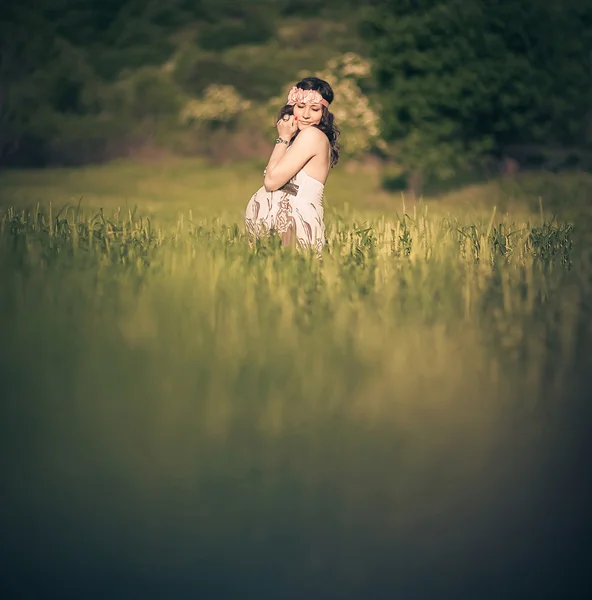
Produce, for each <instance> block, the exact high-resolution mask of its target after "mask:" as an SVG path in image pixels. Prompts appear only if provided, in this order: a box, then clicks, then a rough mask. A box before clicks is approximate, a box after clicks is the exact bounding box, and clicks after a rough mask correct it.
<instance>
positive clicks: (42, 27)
mask: <svg viewBox="0 0 592 600" xmlns="http://www.w3.org/2000/svg"><path fill="white" fill-rule="evenodd" d="M332 5H333V6H341V3H339V2H336V1H334V0H329V2H326V1H325V2H319V1H317V0H298V1H296V0H251V1H244V2H243V1H240V2H238V1H236V0H167V2H161V1H160V0H19V2H10V3H3V4H2V6H1V7H0V164H1V163H4V164H29V163H30V164H34V165H43V164H48V163H56V162H57V163H64V162H66V163H77V162H86V161H92V160H97V159H101V158H102V157H106V156H110V155H116V154H117V153H121V152H124V151H125V147H126V146H128V145H130V144H131V145H134V144H138V145H141V144H143V143H145V141H146V139H147V138H150V139H153V138H154V136H155V135H156V134H157V130H158V131H160V132H162V131H167V130H168V131H172V130H175V129H178V128H179V119H178V115H179V112H180V110H181V108H182V105H183V104H184V103H186V102H187V101H188V99H190V98H191V97H193V96H195V95H196V94H200V93H203V92H204V90H205V88H206V87H207V85H208V84H210V83H212V82H213V83H222V84H232V85H233V86H235V87H236V88H238V89H239V91H240V93H241V94H242V95H243V96H245V97H247V98H249V97H250V98H253V99H262V98H267V97H270V96H272V95H275V94H277V90H278V87H279V86H281V85H282V84H283V83H284V82H285V79H286V77H289V74H288V75H286V74H285V69H284V68H282V64H281V63H274V60H273V56H269V55H268V56H267V57H266V61H267V63H268V65H267V68H265V64H264V63H263V61H262V60H261V58H259V59H258V60H254V61H248V60H245V59H244V58H242V59H241V57H239V56H235V57H233V60H223V59H221V58H220V56H219V55H220V53H222V52H224V51H227V52H230V51H232V50H233V49H234V48H239V47H242V46H244V45H259V46H264V45H265V44H266V43H268V42H269V41H270V40H271V39H272V38H273V37H274V36H275V35H276V33H277V26H278V23H280V22H281V21H282V19H284V18H288V17H290V16H294V15H296V14H299V15H304V16H312V15H315V14H319V13H320V12H323V11H326V10H327V9H328V8H329V9H330V8H331V6H332ZM326 45H327V46H329V45H328V44H326ZM319 66H320V65H319ZM164 137H166V135H165V136H164ZM160 141H161V142H162V143H164V144H167V143H169V142H170V140H166V139H164V138H163V139H162V140H160Z"/></svg>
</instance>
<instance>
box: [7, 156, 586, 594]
mask: <svg viewBox="0 0 592 600" xmlns="http://www.w3.org/2000/svg"><path fill="white" fill-rule="evenodd" d="M549 180H551V179H549ZM378 181H379V174H377V173H366V174H364V173H359V172H358V173H347V172H344V171H342V172H336V173H335V177H334V178H333V179H331V180H330V184H329V186H330V187H329V186H328V195H327V198H328V199H327V204H328V205H330V204H332V208H331V211H329V214H328V217H327V238H328V246H327V249H326V252H325V254H324V256H323V259H322V260H320V261H319V260H316V259H315V258H312V257H310V256H308V255H306V254H295V253H293V252H291V251H290V250H288V249H282V248H281V247H280V246H279V244H278V242H277V240H275V239H273V238H272V239H270V240H266V241H263V242H260V243H258V244H256V245H255V246H254V247H251V246H250V245H249V243H248V240H246V239H245V236H244V233H243V229H242V225H241V224H240V222H239V219H240V212H241V210H242V209H244V205H245V204H246V200H247V199H248V198H247V196H248V195H249V193H250V190H251V189H254V188H256V187H257V186H258V185H259V182H260V170H259V165H257V164H255V163H251V164H249V163H244V164H239V165H236V166H235V168H233V169H232V170H230V169H228V168H220V169H218V170H216V169H211V168H207V166H206V165H204V164H203V163H198V162H195V161H175V162H172V163H169V164H166V165H163V166H162V167H159V166H156V165H139V164H133V163H128V162H119V163H116V164H113V165H106V166H103V167H93V168H90V167H89V168H87V169H82V170H55V171H47V172H10V173H4V174H3V175H2V177H1V178H0V188H1V189H2V197H3V203H4V205H5V208H4V209H2V212H1V213H0V215H1V216H0V277H1V281H2V286H1V287H0V332H1V335H2V344H1V346H0V365H1V366H0V379H1V380H2V389H3V392H4V401H3V405H2V412H3V414H2V419H1V420H0V423H1V429H0V443H1V444H2V455H3V456H10V457H11V459H10V461H7V462H6V469H5V482H6V486H5V489H6V490H7V493H6V497H5V501H6V504H5V506H8V507H9V508H8V510H5V511H4V512H3V513H2V517H1V518H2V525H3V530H4V531H5V535H6V540H7V541H8V545H9V546H10V548H11V554H10V556H9V557H8V558H7V560H8V563H7V564H8V565H9V567H10V570H11V573H12V574H13V575H12V576H11V577H10V578H8V583H7V585H8V586H9V591H11V592H12V594H13V596H16V595H18V596H19V597H29V596H30V597H33V596H35V595H36V594H37V595H38V594H39V590H44V591H46V590H47V589H59V590H60V591H62V592H63V590H65V589H66V588H65V587H64V586H65V583H64V582H65V581H68V590H69V593H72V594H74V595H77V596H78V597H87V598H89V597H93V598H94V597H97V598H98V597H114V596H115V597H133V594H136V595H138V594H139V595H140V596H142V597H171V594H172V595H173V596H176V597H187V596H188V595H189V596H191V597H206V598H221V597H222V598H226V597H228V598H233V597H244V596H247V597H249V596H253V595H255V596H258V597H270V598H272V597H273V598H277V597H290V598H291V597H295V598H296V597H300V598H301V597H342V598H345V597H352V598H358V597H390V596H389V595H388V594H387V596H385V590H393V589H399V590H403V592H404V590H409V589H413V590H414V592H415V593H416V595H417V597H426V598H428V597H442V595H445V594H446V593H450V594H454V597H462V594H463V593H464V594H467V593H468V594H469V597H479V598H497V597H505V596H507V593H506V592H507V590H509V589H511V590H512V592H515V593H516V594H522V597H534V596H533V595H532V594H533V593H534V591H536V590H539V592H540V587H539V586H541V585H544V589H545V593H549V594H555V597H561V595H562V592H563V591H564V587H563V586H564V578H563V576H562V573H563V571H562V569H563V568H564V567H565V565H566V564H567V562H568V561H569V562H570V565H571V568H575V567H574V565H577V564H579V563H578V560H582V561H583V560H584V555H583V554H582V555H577V556H576V555H574V554H573V553H571V552H570V550H569V548H568V549H567V550H566V548H565V546H562V548H561V555H559V554H557V555H553V556H554V559H556V561H557V562H556V563H555V567H556V568H555V569H554V570H553V569H549V570H548V571H546V572H544V573H542V572H540V571H536V572H535V573H533V574H532V576H530V575H528V576H521V577H514V576H513V575H512V573H513V572H515V571H514V569H517V570H518V571H520V572H523V571H522V569H523V567H525V562H524V561H525V559H524V557H525V556H528V557H529V558H528V560H536V559H537V558H541V560H542V559H543V558H544V557H543V556H542V553H543V549H544V548H545V547H546V543H547V542H549V541H550V540H551V538H552V539H553V540H554V539H556V537H555V529H552V528H551V529H546V528H548V527H549V525H548V524H549V523H550V522H553V523H555V524H556V527H558V528H562V530H566V529H569V530H570V531H572V530H573V531H575V532H576V534H578V532H580V531H584V530H583V529H579V528H578V526H577V523H578V521H577V519H578V518H579V515H580V514H583V511H584V510H585V507H587V503H586V501H585V494H581V493H580V494H575V493H574V494H571V488H569V486H567V485H566V481H565V479H564V478H563V479H562V477H563V475H562V474H563V473H565V469H566V467H567V466H569V468H570V469H575V465H576V463H574V462H570V461H571V459H572V458H573V456H574V453H575V451H576V450H575V446H572V445H571V444H572V443H574V440H580V439H583V438H582V437H581V435H582V432H583V430H584V429H585V428H586V424H587V423H588V422H589V421H588V418H589V408H588V402H586V401H585V399H586V398H587V392H589V389H590V387H589V385H590V380H589V377H588V375H587V373H588V369H589V367H590V366H591V365H590V364H589V363H590V358H589V357H590V356H592V353H591V350H592V343H591V342H592V332H591V331H590V328H589V322H590V316H591V315H590V312H591V309H592V260H591V259H592V254H591V253H590V244H589V233H588V231H589V228H588V227H587V225H586V224H587V223H589V220H587V219H588V216H587V215H586V212H585V211H582V210H581V205H579V206H576V208H577V209H578V210H580V213H579V214H580V217H579V219H578V220H567V219H555V220H553V219H551V217H550V216H549V215H547V214H545V211H544V205H543V212H542V213H541V212H540V210H535V211H532V210H531V208H530V206H531V205H530V203H531V202H534V201H535V196H538V195H539V194H538V192H539V191H540V189H541V187H543V188H544V187H545V186H546V185H547V183H545V182H543V183H540V182H539V184H537V185H538V187H537V185H535V183H534V182H530V183H529V180H528V179H527V178H525V179H524V180H522V181H520V182H514V184H512V185H514V186H523V189H526V188H528V186H531V187H530V188H528V189H530V190H531V191H530V192H529V193H530V195H531V196H532V198H531V197H530V196H529V195H528V194H526V195H525V199H524V198H518V200H517V201H514V204H512V208H511V211H512V210H514V212H510V213H508V211H505V212H504V211H498V210H497V209H495V210H494V209H493V207H492V206H487V205H486V198H487V193H486V192H487V189H490V188H487V187H484V188H481V189H480V190H479V193H480V196H479V198H478V203H477V202H474V203H472V204H471V203H469V202H468V201H466V202H465V201H461V202H460V203H458V204H456V205H455V204H454V201H453V199H452V197H447V198H446V197H445V198H440V199H436V198H433V199H426V201H425V203H423V204H419V205H416V206H413V207H407V210H406V211H403V210H402V207H401V200H400V197H397V196H387V195H384V194H382V195H381V194H380V193H379V192H378V191H377V186H378ZM555 182H556V189H555V190H554V192H553V193H554V194H556V196H557V197H559V196H560V195H561V194H562V191H561V190H563V189H569V188H568V186H569V183H568V179H566V178H563V179H561V178H559V177H558V178H556V179H555ZM560 182H561V183H560ZM489 185H490V186H491V185H494V184H491V183H490V184H489ZM497 185H498V189H500V190H503V185H502V184H497ZM508 185H509V184H508ZM518 190H519V188H518V187H514V188H511V192H512V194H515V195H516V196H517V192H518ZM81 196H83V197H84V201H83V203H82V204H81V206H80V207H78V206H77V200H78V198H79V197H81ZM508 197H510V194H508ZM124 198H125V199H127V205H128V208H121V209H118V208H117V207H122V206H125V205H124V202H123V201H122V199H124ZM377 198H379V200H377ZM386 199H389V202H392V205H391V204H389V207H390V211H389V212H386V211H384V210H382V208H383V206H386V205H387V204H386ZM383 200H384V202H385V204H384V205H383V204H381V202H382V201H383ZM36 201H39V202H40V205H39V207H38V208H37V207H35V202H36ZM49 201H51V207H50V206H49ZM65 201H71V202H72V205H71V206H68V207H63V208H62V210H61V211H60V210H59V209H58V207H60V206H63V204H64V202H65ZM136 205H137V207H138V208H137V210H136V209H135V208H134V206H136ZM101 206H102V207H103V210H102V211H100V210H99V208H98V207H101ZM479 206H481V207H482V208H478V207H479ZM508 206H509V205H508ZM190 210H191V214H190V213H189V211H190ZM572 210H575V209H572ZM566 211H567V208H566ZM405 212H406V213H407V214H405ZM521 215H524V216H521ZM237 223H238V225H237ZM586 472H587V471H586ZM559 492H560V493H561V498H568V500H566V502H569V510H563V509H561V508H560V509H559V510H558V506H559V507H561V506H562V505H561V502H559V505H558V504H557V502H555V501H549V502H547V498H549V497H555V496H554V494H555V493H557V494H559ZM557 497H559V496H557ZM580 511H581V513H580ZM15 523H23V525H22V527H19V528H17V527H15ZM582 535H583V534H582ZM508 537H509V538H510V539H512V540H514V541H513V542H512V544H507V543H506V542H504V541H503V539H506V538H508ZM37 539H57V540H59V544H60V548H61V551H60V552H55V553H52V554H51V555H47V554H42V551H41V550H40V549H39V546H38V545H37V543H36V542H35V540H37ZM545 556H546V555H545ZM533 557H534V558H533ZM529 564H531V563H529ZM425 565H430V567H429V568H430V577H428V578H426V577H423V574H424V573H425V568H426V567H425ZM495 565H500V567H499V569H500V570H499V572H498V571H496V568H495ZM491 569H493V572H495V576H492V575H491V573H492V570H491ZM122 571H124V572H125V573H126V574H127V575H126V576H125V577H124V576H122V575H121V572H122ZM25 572H27V573H28V576H27V578H26V580H25V579H20V578H19V573H25ZM73 572H74V573H75V575H72V573H73ZM529 572H530V571H529ZM229 573H231V574H232V576H229ZM457 573H460V574H462V576H461V575H458V576H457V575H455V574H457ZM126 586H131V587H126ZM126 590H127V593H126ZM17 592H18V593H17ZM403 592H402V593H403ZM403 596H405V594H404V593H403ZM536 597H542V596H541V595H540V593H539V594H538V595H537V596H536Z"/></svg>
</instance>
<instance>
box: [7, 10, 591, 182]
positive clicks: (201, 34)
mask: <svg viewBox="0 0 592 600" xmlns="http://www.w3.org/2000/svg"><path fill="white" fill-rule="evenodd" d="M0 22H1V29H0V40H1V41H0V44H1V46H0V52H1V58H0V165H4V166H47V165H55V164H83V163H87V162H96V161H103V160H107V159H109V158H114V157H117V156H121V155H130V154H134V153H139V152H141V151H142V150H143V149H145V148H147V147H150V148H159V149H167V150H168V151H172V152H183V153H189V154H193V153H195V154H200V153H202V154H203V153H206V154H207V153H208V152H211V150H212V149H211V147H210V146H208V144H205V143H204V139H203V138H204V132H203V131H202V132H200V133H197V134H196V133H195V132H193V133H191V134H189V133H188V132H186V131H183V128H182V126H181V125H180V123H179V119H178V114H179V110H180V108H181V105H182V102H183V98H186V97H187V96H193V97H197V96H199V95H200V94H201V93H202V92H203V91H204V89H205V88H206V86H207V85H209V84H210V83H221V84H231V85H233V86H234V87H235V88H236V89H237V91H238V92H239V93H240V95H241V96H242V97H244V98H246V99H249V100H251V101H254V102H265V101H267V100H268V99H269V98H271V97H273V96H276V95H277V94H278V93H279V91H280V90H281V88H282V86H284V85H285V84H286V83H287V82H290V81H291V80H292V79H293V78H295V77H297V75H298V73H300V72H302V70H303V69H304V70H307V69H308V70H310V71H311V72H313V71H315V70H318V69H321V68H323V66H324V65H325V63H326V61H327V60H328V59H329V58H331V57H333V56H335V55H337V54H339V53H342V52H345V51H349V50H353V51H355V52H357V53H359V54H361V55H363V56H365V57H367V58H370V59H371V61H372V63H373V65H374V75H373V80H372V82H367V83H366V88H368V90H369V93H370V95H371V99H372V100H373V102H375V103H376V105H378V103H379V104H380V105H381V106H382V111H381V117H382V118H381V129H382V134H383V137H384V139H385V141H386V142H387V143H388V147H389V150H388V151H387V152H386V155H387V157H388V155H390V156H391V157H396V159H397V160H398V161H399V162H400V163H401V164H403V165H404V167H405V169H404V171H405V173H404V176H407V175H409V174H411V175H412V176H413V177H416V178H420V179H421V177H422V176H424V177H425V176H426V175H434V176H436V177H441V178H445V177H448V176H450V175H451V174H453V173H459V172H462V171H466V170H467V169H473V168H475V167H483V166H487V165H489V164H490V163H491V161H492V160H494V161H496V162H495V164H503V165H505V168H510V169H511V168H512V164H513V163H511V162H510V163H508V162H507V160H508V157H512V159H513V160H518V161H519V162H520V163H523V164H526V165H531V166H541V165H543V166H545V165H547V164H548V162H549V156H550V155H551V156H553V157H554V158H553V159H552V160H551V162H552V163H553V164H552V165H551V167H552V168H574V167H575V168H584V169H589V168H590V164H589V162H590V161H589V159H588V158H587V156H588V155H587V151H588V149H589V148H590V146H591V142H592V132H591V110H592V94H591V89H592V86H591V83H592V35H591V31H592V8H590V5H589V4H588V3H582V2H580V1H579V0H563V1H562V2H561V3H553V2H547V1H546V0H515V1H514V2H507V1H503V0H445V1H437V0H369V1H366V2H364V3H358V2H353V1H350V0H339V1H338V0H324V1H321V0H250V1H244V0H243V1H238V0H167V2H161V1H158V0H125V1H120V0H20V1H19V2H17V3H4V4H3V7H2V8H0ZM167 65H169V67H168V68H167ZM235 133H236V132H235ZM248 134H249V135H251V134H252V131H249V132H248ZM217 135H220V134H219V133H218V134H217ZM242 146H243V148H244V154H246V155H248V154H249V144H248V143H246V144H243V145H242ZM256 146H257V145H256V144H253V148H255V147H256ZM344 150H345V151H346V152H347V148H345V149H344ZM255 152H256V151H255ZM384 154H385V153H384V151H383V155H384ZM508 165H509V166H508ZM394 185H395V186H396V185H397V183H396V182H395V183H394Z"/></svg>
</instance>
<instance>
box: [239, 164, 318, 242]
mask: <svg viewBox="0 0 592 600" xmlns="http://www.w3.org/2000/svg"><path fill="white" fill-rule="evenodd" d="M324 191H325V186H324V185H323V184H322V183H321V182H320V181H318V180H317V179H314V177H311V176H310V175H308V174H307V173H306V172H305V171H304V169H301V170H300V171H298V173H296V175H295V176H294V177H292V179H290V181H288V182H287V183H286V184H284V185H283V186H282V187H281V188H280V189H279V190H277V191H274V192H268V191H267V190H266V189H265V187H260V188H259V189H258V190H257V191H256V192H255V193H254V194H253V196H251V199H250V200H249V203H248V205H247V210H246V213H245V225H246V228H247V232H248V233H249V235H251V236H252V237H257V238H258V237H261V236H262V235H266V234H268V233H269V232H270V231H272V230H273V231H275V232H276V233H277V234H278V235H279V237H280V239H281V241H282V244H283V245H284V246H297V247H299V248H302V249H311V250H313V251H315V252H316V253H317V254H320V253H321V252H322V251H323V247H324V246H325V224H324V221H323V216H324V211H323V193H324Z"/></svg>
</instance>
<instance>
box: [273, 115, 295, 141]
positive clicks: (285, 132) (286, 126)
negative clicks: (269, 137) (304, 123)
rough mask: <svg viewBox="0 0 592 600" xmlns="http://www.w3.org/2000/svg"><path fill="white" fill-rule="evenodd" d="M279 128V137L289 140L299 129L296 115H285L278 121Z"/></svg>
mask: <svg viewBox="0 0 592 600" xmlns="http://www.w3.org/2000/svg"><path fill="white" fill-rule="evenodd" d="M277 130H278V135H279V137H281V138H282V139H283V140H286V141H288V142H289V141H290V140H291V139H292V138H293V137H294V134H295V133H296V131H297V130H298V125H297V124H296V119H295V118H294V115H284V116H283V118H281V119H280V120H279V121H278V122H277Z"/></svg>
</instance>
